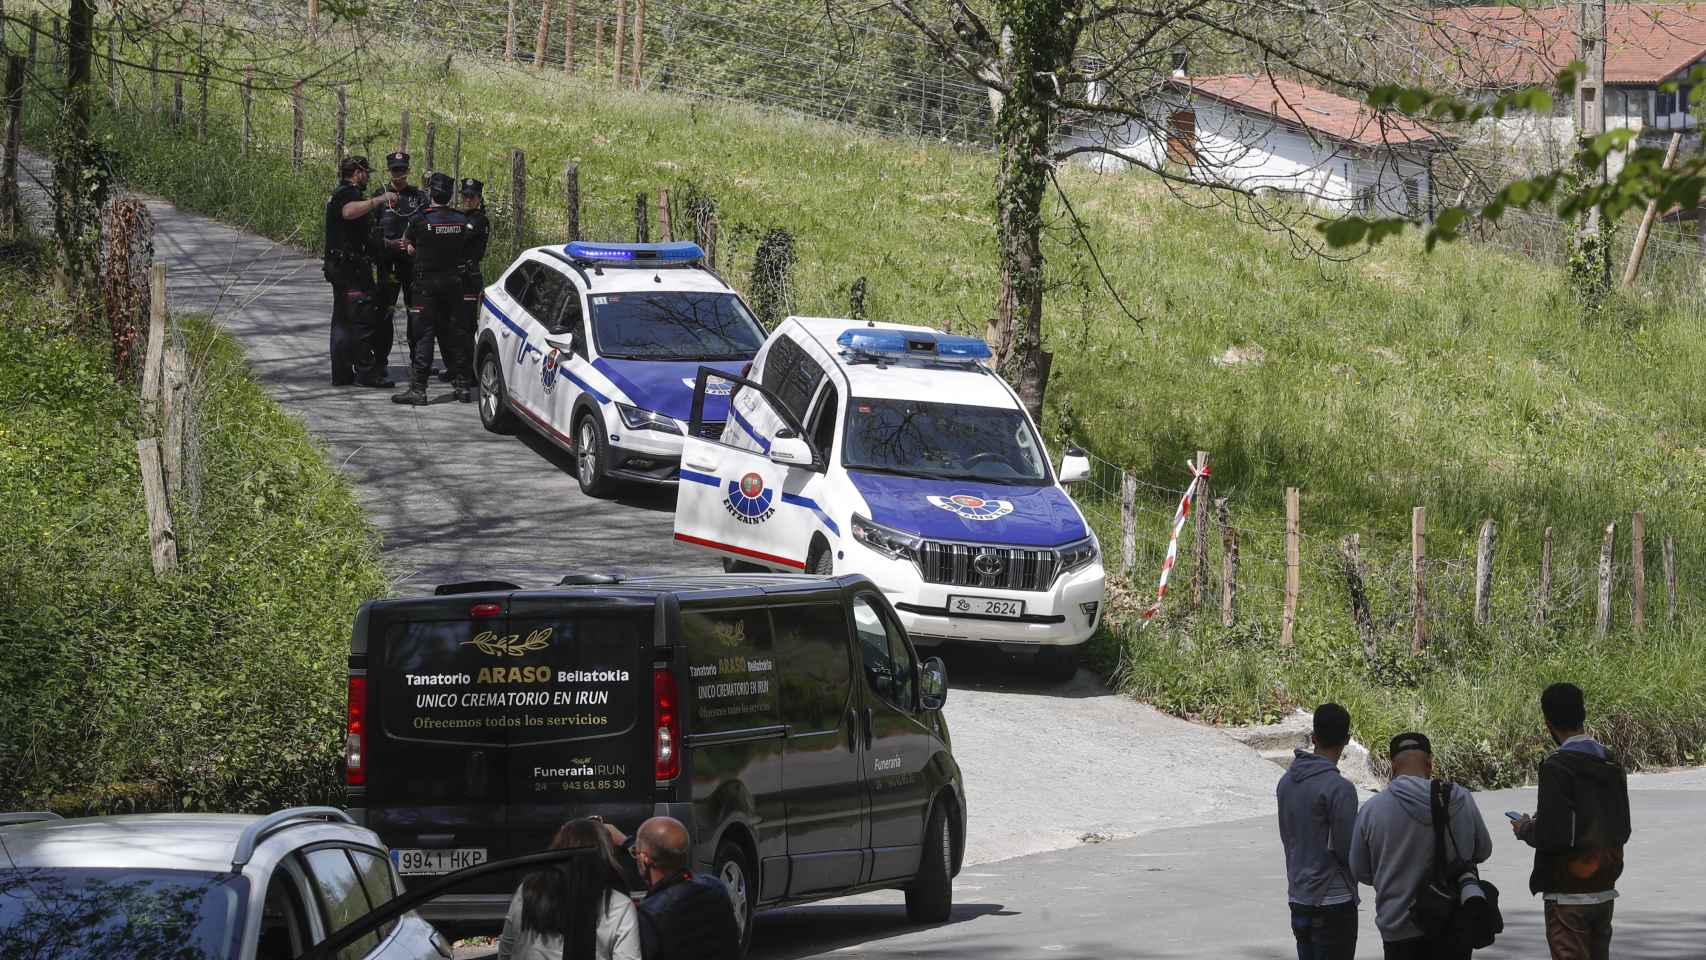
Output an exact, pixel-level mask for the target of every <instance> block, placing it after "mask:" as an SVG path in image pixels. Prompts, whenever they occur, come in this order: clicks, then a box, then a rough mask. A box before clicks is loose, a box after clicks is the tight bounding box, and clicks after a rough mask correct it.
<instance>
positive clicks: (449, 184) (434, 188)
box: [426, 173, 456, 196]
mask: <svg viewBox="0 0 1706 960" xmlns="http://www.w3.org/2000/svg"><path fill="white" fill-rule="evenodd" d="M426 185H427V190H429V191H430V192H432V193H435V194H438V193H442V194H444V195H445V196H449V195H450V191H451V190H452V189H454V188H455V186H456V181H455V180H452V179H450V174H448V173H434V174H433V175H432V176H430V177H427V183H426Z"/></svg>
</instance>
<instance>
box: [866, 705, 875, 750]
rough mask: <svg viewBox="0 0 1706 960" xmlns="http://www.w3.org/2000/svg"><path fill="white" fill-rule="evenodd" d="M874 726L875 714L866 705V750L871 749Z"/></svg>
mask: <svg viewBox="0 0 1706 960" xmlns="http://www.w3.org/2000/svg"><path fill="white" fill-rule="evenodd" d="M876 726H877V715H876V714H875V713H874V712H872V710H871V708H870V707H866V708H865V749H866V750H869V749H871V745H872V744H873V743H875V742H876Z"/></svg>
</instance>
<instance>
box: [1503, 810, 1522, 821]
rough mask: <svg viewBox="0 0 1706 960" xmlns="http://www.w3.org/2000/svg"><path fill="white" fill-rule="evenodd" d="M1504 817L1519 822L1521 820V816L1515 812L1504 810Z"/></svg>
mask: <svg viewBox="0 0 1706 960" xmlns="http://www.w3.org/2000/svg"><path fill="white" fill-rule="evenodd" d="M1505 816H1507V817H1510V818H1511V819H1512V820H1521V819H1522V818H1523V815H1522V814H1520V813H1517V812H1516V811H1515V810H1506V811H1505Z"/></svg>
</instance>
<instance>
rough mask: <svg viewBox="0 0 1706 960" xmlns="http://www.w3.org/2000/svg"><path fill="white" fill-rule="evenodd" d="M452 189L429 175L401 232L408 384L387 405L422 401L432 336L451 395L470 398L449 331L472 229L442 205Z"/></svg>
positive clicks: (464, 366)
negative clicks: (410, 284)
mask: <svg viewBox="0 0 1706 960" xmlns="http://www.w3.org/2000/svg"><path fill="white" fill-rule="evenodd" d="M454 188H455V181H454V180H451V179H450V177H449V176H448V175H446V174H442V173H435V174H433V175H432V178H431V179H430V180H429V181H428V182H427V195H428V197H429V198H430V199H431V201H432V203H431V206H429V207H427V209H426V211H425V212H423V213H421V214H419V215H417V216H416V217H415V218H414V219H412V220H410V221H409V225H408V228H407V229H406V230H405V231H404V233H403V249H404V250H405V251H407V252H408V253H409V254H410V256H411V257H412V258H413V260H414V267H415V273H414V278H413V279H414V305H413V306H412V307H410V309H409V333H410V341H409V347H410V350H409V353H410V364H409V388H408V389H407V390H403V391H401V392H399V393H398V394H397V395H395V396H393V397H392V398H391V401H392V402H393V403H406V404H412V405H414V406H423V405H425V404H426V402H427V396H426V385H427V379H428V378H429V377H431V376H432V342H433V338H434V337H435V336H436V337H437V338H438V346H439V349H441V350H443V351H444V361H445V366H447V367H449V368H450V369H451V371H452V372H453V374H454V376H455V381H454V383H455V390H456V393H455V395H456V399H457V400H460V401H462V402H464V403H466V402H469V401H471V400H472V399H473V393H472V392H471V391H470V390H469V389H468V388H469V381H468V377H467V371H468V361H467V360H466V359H464V358H463V356H462V344H461V340H460V338H459V337H457V336H456V329H455V328H456V324H457V315H458V313H459V312H460V311H461V308H462V289H463V280H462V263H463V261H464V260H465V259H466V257H467V246H468V239H469V237H470V235H472V233H473V228H472V227H470V226H469V225H468V218H467V217H465V216H463V215H462V211H460V210H457V209H455V208H453V207H450V206H447V204H449V203H450V193H451V191H452V190H453V189H454Z"/></svg>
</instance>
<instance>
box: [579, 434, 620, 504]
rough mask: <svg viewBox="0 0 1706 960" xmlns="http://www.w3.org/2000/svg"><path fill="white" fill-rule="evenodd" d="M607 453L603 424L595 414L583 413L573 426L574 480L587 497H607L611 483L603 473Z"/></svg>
mask: <svg viewBox="0 0 1706 960" xmlns="http://www.w3.org/2000/svg"><path fill="white" fill-rule="evenodd" d="M608 457H609V453H608V452H607V451H606V450H605V448H604V425H603V424H602V423H599V421H598V416H597V414H593V413H583V414H581V418H580V422H579V423H578V424H577V425H576V426H575V480H577V481H579V483H580V485H581V492H582V493H584V494H586V495H587V496H589V497H608V496H610V488H611V486H612V485H613V484H612V483H611V481H610V477H609V476H607V475H606V474H605V469H606V467H605V461H606V459H607V458H608Z"/></svg>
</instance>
